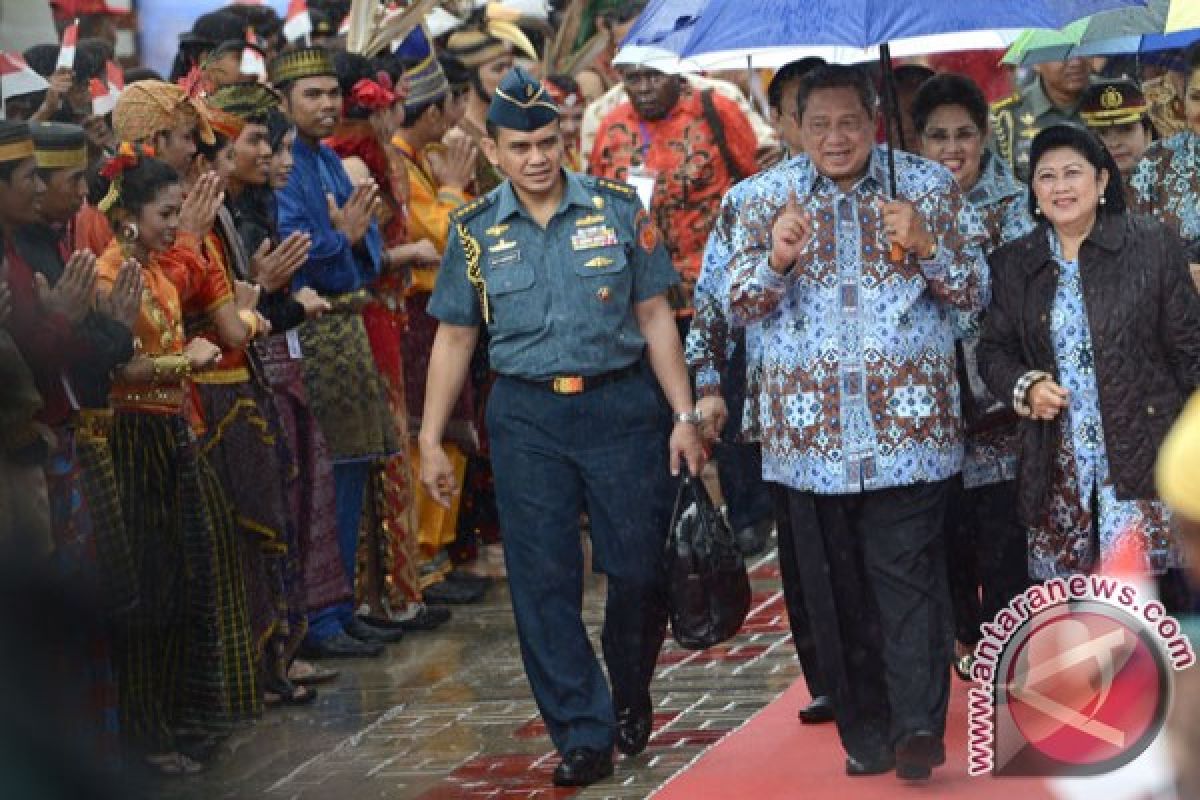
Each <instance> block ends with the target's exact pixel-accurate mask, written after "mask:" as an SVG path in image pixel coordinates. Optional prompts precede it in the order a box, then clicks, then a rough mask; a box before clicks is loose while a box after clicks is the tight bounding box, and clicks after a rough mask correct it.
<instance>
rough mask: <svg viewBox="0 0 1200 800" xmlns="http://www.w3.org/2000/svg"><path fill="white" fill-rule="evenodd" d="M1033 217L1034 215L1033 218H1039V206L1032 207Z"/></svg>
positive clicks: (1040, 210)
mask: <svg viewBox="0 0 1200 800" xmlns="http://www.w3.org/2000/svg"><path fill="white" fill-rule="evenodd" d="M1033 215H1034V216H1035V217H1040V216H1041V215H1042V207H1041V206H1034V207H1033Z"/></svg>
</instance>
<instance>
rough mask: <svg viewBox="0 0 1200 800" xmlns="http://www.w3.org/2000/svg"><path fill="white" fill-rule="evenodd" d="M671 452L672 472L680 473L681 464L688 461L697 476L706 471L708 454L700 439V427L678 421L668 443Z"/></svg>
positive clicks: (690, 468) (689, 468)
mask: <svg viewBox="0 0 1200 800" xmlns="http://www.w3.org/2000/svg"><path fill="white" fill-rule="evenodd" d="M667 446H668V447H669V448H670V452H671V474H672V475H678V474H679V466H680V464H682V463H683V462H685V461H686V462H687V468H688V470H689V471H690V472H691V473H692V474H693V475H696V476H699V475H700V473H701V472H703V471H704V464H705V462H706V461H707V460H708V455H707V454H706V453H705V452H704V443H703V442H701V441H700V429H699V428H698V427H697V426H695V425H693V424H691V423H690V422H677V423H675V429H674V430H672V431H671V441H670V443H669V444H668V445H667Z"/></svg>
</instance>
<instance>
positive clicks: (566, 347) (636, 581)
mask: <svg viewBox="0 0 1200 800" xmlns="http://www.w3.org/2000/svg"><path fill="white" fill-rule="evenodd" d="M488 123H489V124H488V127H489V134H490V135H489V137H488V138H487V139H486V140H485V141H484V144H485V147H486V148H487V156H488V158H489V160H491V161H493V162H494V163H496V164H498V165H499V166H500V167H501V169H502V170H503V172H504V173H505V174H506V175H509V176H510V178H509V179H508V180H506V181H505V182H504V183H502V184H501V185H500V186H499V187H498V188H497V189H495V190H494V191H492V192H489V193H488V194H487V195H486V196H484V197H482V198H480V199H479V200H476V201H474V202H473V203H470V204H468V205H466V206H464V207H463V208H462V209H460V210H459V211H457V212H455V214H454V219H453V222H454V224H453V228H452V232H451V237H450V244H449V246H448V247H447V250H446V255H445V257H444V259H443V261H442V268H441V272H440V273H439V276H438V282H437V289H436V290H435V292H434V297H433V300H432V301H431V302H430V305H429V311H430V313H431V314H433V315H434V316H435V317H437V318H438V319H439V320H440V321H441V324H440V326H439V327H438V331H437V338H436V340H435V342H434V346H433V360H432V362H431V364H430V368H429V385H428V390H427V393H426V396H425V413H424V417H423V420H422V425H421V433H420V437H419V442H420V446H421V478H422V481H423V483H424V484H425V487H426V488H427V490H428V491H429V492H430V493H431V494H432V495H433V496H434V497H435V498H436V499H437V500H438V502H440V503H442V504H448V503H449V502H450V499H451V497H452V496H453V494H454V493H455V491H456V490H457V482H458V481H457V478H456V476H455V472H454V469H453V467H452V466H451V462H450V460H449V458H448V457H447V455H446V452H445V451H444V449H443V448H442V438H443V434H444V433H445V429H446V423H447V421H448V419H449V416H450V412H451V408H452V406H453V405H454V403H455V401H456V400H457V398H458V395H459V392H460V390H461V389H462V386H463V384H464V382H465V381H466V379H467V372H468V368H469V365H470V361H471V356H472V353H473V352H474V349H475V344H476V342H477V341H478V338H479V335H480V328H481V326H484V325H486V326H487V330H488V332H489V335H490V339H489V354H490V360H491V365H492V367H493V369H495V371H496V372H497V373H498V374H499V378H498V379H497V381H496V384H495V386H494V387H493V389H492V392H491V394H490V396H489V400H488V411H487V414H488V432H489V436H490V439H491V454H492V461H493V463H494V464H495V467H496V498H497V504H498V507H499V511H500V519H501V524H502V526H503V530H504V537H503V545H504V552H505V561H506V563H507V565H508V577H509V586H510V590H511V593H512V602H513V612H514V614H515V616H516V621H517V633H518V636H519V638H520V643H521V654H522V658H523V660H524V664H525V672H526V676H527V677H528V678H529V682H530V685H531V687H532V689H533V693H534V697H535V698H536V700H537V703H538V708H539V709H540V711H541V714H542V719H543V720H544V721H545V723H546V727H547V729H548V731H549V733H550V738H551V739H552V740H553V741H554V745H555V747H556V748H557V749H558V751H559V753H560V754H562V763H560V764H559V766H558V768H557V769H556V770H555V773H554V782H555V784H557V785H560V786H583V785H587V784H590V783H594V782H596V781H598V780H602V779H604V778H605V777H607V776H609V775H611V774H612V771H613V764H612V748H613V745H614V743H615V744H616V746H617V747H618V748H619V749H620V750H621V751H622V752H623V753H626V754H627V755H633V754H636V753H638V752H641V751H642V750H643V749H644V748H645V747H646V743H647V741H648V739H649V737H650V730H651V725H652V719H653V717H652V708H653V704H652V702H651V698H650V691H649V689H650V680H651V678H652V677H653V674H654V663H655V660H656V657H657V654H658V651H659V649H660V648H661V646H662V641H663V636H664V634H665V630H666V616H665V615H666V611H665V609H664V608H663V605H662V592H663V585H662V581H663V575H662V571H661V559H662V548H663V545H664V537H665V536H666V532H667V519H668V515H669V513H670V511H669V505H670V502H671V497H672V495H673V493H672V491H671V489H670V487H669V485H668V484H667V480H668V478H667V467H668V459H669V461H670V464H671V468H672V470H673V471H675V472H678V469H679V467H680V465H681V464H682V463H683V462H684V461H686V462H687V466H688V467H689V468H690V469H691V470H692V472H693V473H694V474H699V471H700V470H701V469H702V468H703V466H704V464H703V461H704V454H703V451H702V448H701V444H700V439H699V436H698V435H697V432H696V428H695V425H696V423H697V421H698V420H697V418H696V416H695V414H694V410H693V404H692V392H691V387H690V385H689V383H688V376H687V369H686V367H685V365H684V363H683V354H682V351H681V348H680V343H679V338H678V334H677V333H676V329H675V321H674V316H673V315H672V313H671V310H670V307H669V305H668V304H667V300H666V295H665V293H666V289H667V288H668V287H669V286H670V285H671V284H672V283H673V282H674V281H675V280H676V278H675V276H674V274H673V271H672V269H671V265H670V262H669V261H668V259H667V256H666V252H665V251H664V250H663V248H662V247H661V246H660V245H659V243H658V236H657V232H656V230H655V228H654V226H653V225H652V224H651V223H650V221H649V219H648V217H647V215H646V213H645V211H644V210H641V209H640V207H639V205H638V200H637V197H636V195H635V194H634V192H633V190H632V189H630V188H629V187H628V186H625V185H624V184H619V183H615V182H612V181H607V180H601V179H597V178H592V177H588V176H582V175H578V174H576V173H573V172H568V171H565V170H563V168H562V160H563V144H562V135H561V132H560V130H559V127H558V110H557V107H556V106H555V104H554V102H553V101H552V100H551V98H550V96H549V94H548V93H547V92H546V90H545V89H544V88H543V87H542V85H541V84H540V83H538V82H537V81H535V80H534V79H533V78H531V77H530V76H529V75H528V74H527V73H526V72H525V71H524V70H523V69H521V68H519V67H518V68H515V69H514V70H513V71H512V72H510V73H509V75H508V76H507V77H506V78H505V79H504V81H503V82H502V83H501V84H500V87H499V88H498V90H497V92H496V97H495V99H494V100H493V102H492V105H491V109H490V111H489V115H488ZM645 365H648V366H649V367H650V370H652V371H653V373H654V378H656V379H657V384H658V386H661V388H662V391H663V392H664V393H665V395H666V397H667V400H668V402H669V403H670V406H671V409H672V410H673V411H674V412H675V415H676V417H675V419H676V423H675V426H674V429H673V430H672V432H671V434H670V438H669V441H668V438H667V436H666V428H667V426H666V425H665V424H663V423H664V422H665V419H664V417H665V416H666V415H665V413H664V409H663V408H662V406H661V402H660V400H659V394H658V388H657V386H656V385H655V381H654V379H653V378H651V376H650V374H649V371H650V370H647V369H646V368H645ZM585 509H586V510H587V512H588V516H589V517H590V519H591V540H592V546H593V554H594V563H595V568H596V570H597V571H600V572H603V573H605V574H606V575H607V576H608V582H607V586H608V600H607V606H606V620H605V625H604V633H603V636H602V640H603V649H604V658H605V662H606V664H607V666H608V672H609V676H610V678H611V681H612V688H611V690H610V689H609V685H608V682H607V681H606V680H605V678H604V673H603V672H602V671H601V669H600V664H599V662H598V661H597V660H596V656H595V654H594V652H593V651H592V646H591V644H590V642H589V641H588V636H587V630H586V629H585V627H584V625H583V620H582V618H581V613H582V607H581V606H582V599H583V588H584V587H583V555H582V552H581V547H580V536H579V519H580V514H581V513H582V512H583V511H584V510H585Z"/></svg>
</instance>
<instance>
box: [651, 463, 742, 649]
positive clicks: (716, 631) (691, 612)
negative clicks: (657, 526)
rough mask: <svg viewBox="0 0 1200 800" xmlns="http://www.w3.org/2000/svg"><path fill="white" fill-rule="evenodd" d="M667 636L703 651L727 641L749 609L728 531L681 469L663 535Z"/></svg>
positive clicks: (702, 491) (701, 489)
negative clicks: (668, 629)
mask: <svg viewBox="0 0 1200 800" xmlns="http://www.w3.org/2000/svg"><path fill="white" fill-rule="evenodd" d="M666 571H667V606H668V609H669V612H670V619H671V635H672V636H673V637H674V638H675V641H676V642H678V643H679V645H680V646H681V647H684V648H687V649H688V650H703V649H705V648H707V647H712V646H713V645H715V644H720V643H721V642H723V641H725V640H726V639H729V638H730V637H732V636H733V635H734V634H736V633H737V632H738V630H739V629H740V628H741V627H742V623H743V622H745V621H746V614H747V613H749V611H750V578H749V576H748V575H747V574H746V564H745V562H744V561H743V560H742V554H741V551H740V550H738V547H737V543H736V542H735V541H734V539H733V533H732V532H731V531H730V530H729V525H728V524H727V523H726V522H725V519H724V517H722V516H721V513H720V512H719V511H718V510H717V509H716V508H715V507H714V506H713V502H712V499H711V498H710V497H709V496H708V491H707V490H706V489H705V488H704V484H703V482H701V480H700V479H699V478H696V477H694V476H692V475H691V474H689V473H688V471H687V468H686V467H685V468H684V470H683V476H682V477H681V478H680V480H679V491H678V493H677V494H676V496H675V511H674V513H673V514H671V528H670V531H669V532H668V534H667V551H666Z"/></svg>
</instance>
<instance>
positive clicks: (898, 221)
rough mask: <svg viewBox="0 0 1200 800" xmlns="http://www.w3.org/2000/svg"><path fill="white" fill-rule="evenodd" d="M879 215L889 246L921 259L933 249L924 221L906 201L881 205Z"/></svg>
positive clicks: (931, 235)
mask: <svg viewBox="0 0 1200 800" xmlns="http://www.w3.org/2000/svg"><path fill="white" fill-rule="evenodd" d="M880 213H881V214H882V215H883V232H884V234H885V235H886V236H887V240H888V242H889V243H890V244H892V245H895V246H899V247H901V248H903V249H904V250H906V251H911V252H915V253H916V254H917V255H918V256H921V257H924V256H925V255H926V254H928V253H929V252H930V251H931V250H932V249H933V245H934V244H935V240H934V238H933V234H932V233H930V232H929V229H928V228H927V227H925V220H923V219H922V218H921V214H920V213H919V212H918V211H917V209H916V207H915V206H913V204H912V203H910V202H908V201H907V200H892V201H890V202H885V203H881V204H880Z"/></svg>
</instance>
